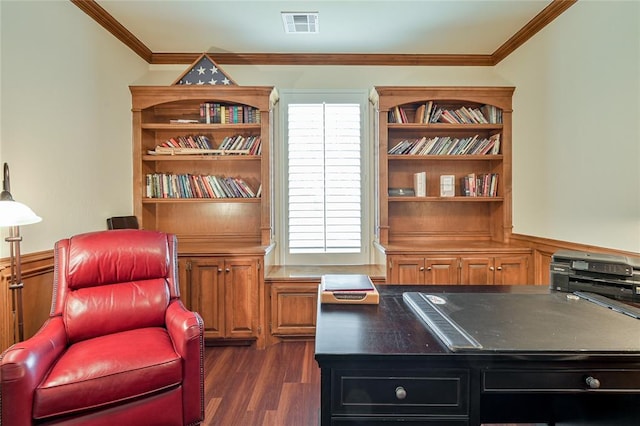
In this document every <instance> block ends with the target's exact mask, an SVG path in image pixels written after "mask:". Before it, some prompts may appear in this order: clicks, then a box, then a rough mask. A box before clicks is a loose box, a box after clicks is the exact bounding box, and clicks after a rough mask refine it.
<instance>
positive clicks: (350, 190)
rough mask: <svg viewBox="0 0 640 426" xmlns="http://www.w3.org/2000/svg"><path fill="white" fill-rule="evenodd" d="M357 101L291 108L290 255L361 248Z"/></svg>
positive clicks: (360, 250)
mask: <svg viewBox="0 0 640 426" xmlns="http://www.w3.org/2000/svg"><path fill="white" fill-rule="evenodd" d="M361 123H362V117H361V104H359V103H289V104H288V107H287V131H288V133H287V135H288V138H287V154H286V155H287V178H286V182H287V187H288V191H287V199H286V203H287V206H286V208H287V218H288V223H287V236H286V238H287V243H288V244H287V247H288V252H289V254H294V255H295V254H314V253H315V254H319V253H324V254H328V253H361V252H362V245H363V244H362V219H363V218H362V210H363V209H362V192H363V191H362V189H363V188H362V179H361V176H362V150H361V146H362V142H361V140H362V135H361V133H362V132H361Z"/></svg>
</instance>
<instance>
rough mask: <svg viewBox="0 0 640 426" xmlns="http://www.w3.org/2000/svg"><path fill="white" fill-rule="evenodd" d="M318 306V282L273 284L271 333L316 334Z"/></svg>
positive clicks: (280, 334)
mask: <svg viewBox="0 0 640 426" xmlns="http://www.w3.org/2000/svg"><path fill="white" fill-rule="evenodd" d="M317 306H318V285H317V284H309V283H274V284H273V285H272V286H271V305H270V309H271V333H272V334H273V335H275V336H314V335H315V332H316V308H317Z"/></svg>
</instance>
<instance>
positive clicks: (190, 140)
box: [160, 135, 213, 149]
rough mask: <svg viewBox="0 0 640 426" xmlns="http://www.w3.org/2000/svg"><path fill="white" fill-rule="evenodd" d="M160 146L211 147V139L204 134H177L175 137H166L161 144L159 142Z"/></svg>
mask: <svg viewBox="0 0 640 426" xmlns="http://www.w3.org/2000/svg"><path fill="white" fill-rule="evenodd" d="M160 146H163V147H167V148H198V149H213V145H212V144H211V140H210V139H209V138H208V137H207V136H205V135H195V136H192V135H186V136H177V137H175V138H169V139H167V140H166V141H164V142H163V143H162V144H160Z"/></svg>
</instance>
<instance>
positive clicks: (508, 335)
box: [316, 285, 640, 359]
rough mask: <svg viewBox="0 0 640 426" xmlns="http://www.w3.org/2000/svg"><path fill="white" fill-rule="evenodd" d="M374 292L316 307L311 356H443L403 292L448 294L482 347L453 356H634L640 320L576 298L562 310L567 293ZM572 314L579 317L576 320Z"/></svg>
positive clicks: (482, 289)
mask: <svg viewBox="0 0 640 426" xmlns="http://www.w3.org/2000/svg"><path fill="white" fill-rule="evenodd" d="M378 291H379V292H380V304H379V305H326V304H324V305H321V306H320V307H319V310H318V321H317V327H316V358H317V359H321V358H322V357H332V356H334V357H335V356H344V355H354V354H358V355H372V356H376V355H402V356H408V357H412V356H415V355H449V356H450V355H451V354H452V353H453V352H452V351H451V350H450V349H449V348H448V347H447V345H446V344H444V343H443V341H442V340H441V339H440V338H438V337H437V336H436V335H435V334H434V333H433V332H432V330H431V329H430V328H429V326H428V325H427V324H426V323H425V322H424V321H422V320H421V319H420V318H419V317H418V315H416V313H415V312H413V310H412V309H411V308H410V307H409V306H408V305H407V304H406V303H405V301H404V300H403V294H404V293H405V292H421V293H427V294H431V295H441V296H444V297H446V296H447V295H451V297H450V298H451V301H452V302H454V303H451V304H450V305H448V307H447V309H449V312H448V313H450V314H451V315H452V318H453V319H454V320H455V321H456V323H458V324H459V325H461V326H462V327H463V328H464V329H468V330H467V331H468V332H469V334H471V335H473V337H475V338H476V339H477V341H478V342H479V343H480V344H481V345H482V346H483V348H482V349H480V350H472V351H461V352H455V354H456V355H460V356H486V355H487V354H490V355H493V356H495V355H500V354H507V355H509V354H510V355H513V353H517V354H518V356H522V354H523V353H527V354H529V355H531V356H535V357H540V356H543V357H544V356H546V357H555V358H557V357H571V356H575V355H576V353H580V354H582V355H585V354H586V356H597V355H611V354H621V355H622V356H636V357H637V356H640V320H637V319H634V318H631V317H628V316H626V315H623V314H620V313H617V312H613V311H610V310H608V309H606V308H602V307H599V306H596V305H592V304H591V302H588V301H584V300H580V301H572V302H578V303H580V305H581V306H580V307H579V308H580V309H577V308H578V306H577V303H570V304H569V305H568V306H566V309H564V308H563V305H562V304H563V303H564V300H563V297H566V294H565V293H560V294H550V293H549V289H548V288H546V287H536V286H394V285H380V286H378ZM456 293H472V294H471V295H470V296H474V295H475V296H476V297H467V296H464V295H462V294H456ZM510 295H511V296H510ZM525 295H528V296H531V299H528V298H527V296H525ZM529 301H531V309H528V308H527V306H528V305H529ZM454 305H455V306H454ZM461 305H462V308H464V309H462V308H461ZM464 305H466V307H465V306H464ZM451 306H454V308H453V309H450V307H451ZM582 307H584V309H582ZM556 308H560V309H562V310H556ZM583 311H584V312H583ZM461 312H465V313H464V314H461ZM578 314H580V315H583V316H582V318H576V317H575V316H576V315H578ZM502 326H504V327H505V328H504V329H501V327H502ZM541 346H542V347H541Z"/></svg>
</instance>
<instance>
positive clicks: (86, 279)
mask: <svg viewBox="0 0 640 426" xmlns="http://www.w3.org/2000/svg"><path fill="white" fill-rule="evenodd" d="M176 256H177V251H176V238H175V236H174V235H172V234H165V233H162V232H155V231H143V230H132V229H122V230H109V231H98V232H91V233H86V234H80V235H76V236H73V237H71V238H68V239H63V240H60V241H58V242H57V243H56V245H55V252H54V257H55V260H54V285H53V300H52V304H51V316H58V315H59V316H62V319H63V321H64V324H65V328H66V331H67V338H68V340H69V342H70V343H73V342H77V341H80V340H85V339H89V338H93V337H97V336H101V335H105V334H111V333H116V332H119V331H125V330H131V329H135V328H141V327H157V326H164V323H165V311H166V309H167V306H168V305H169V302H170V301H171V299H174V298H178V297H179V296H180V293H179V288H178V281H177V278H176V276H177V271H176V267H177V257H176Z"/></svg>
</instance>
